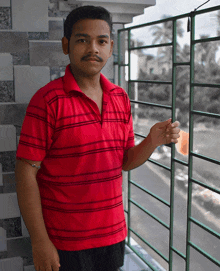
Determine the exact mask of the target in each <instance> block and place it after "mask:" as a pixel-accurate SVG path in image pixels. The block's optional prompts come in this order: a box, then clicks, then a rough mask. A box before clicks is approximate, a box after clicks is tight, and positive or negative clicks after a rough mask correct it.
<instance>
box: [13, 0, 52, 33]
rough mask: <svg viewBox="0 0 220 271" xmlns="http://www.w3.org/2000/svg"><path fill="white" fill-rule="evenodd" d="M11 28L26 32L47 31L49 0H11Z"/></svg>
mask: <svg viewBox="0 0 220 271" xmlns="http://www.w3.org/2000/svg"><path fill="white" fill-rule="evenodd" d="M11 1H12V29H13V30H16V31H27V32H48V5H49V0H37V1H36V0H11Z"/></svg>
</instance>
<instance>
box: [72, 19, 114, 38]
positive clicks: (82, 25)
mask: <svg viewBox="0 0 220 271" xmlns="http://www.w3.org/2000/svg"><path fill="white" fill-rule="evenodd" d="M72 33H74V34H77V33H85V34H90V33H97V34H109V33H110V28H109V25H108V23H107V22H106V21H104V20H97V19H82V20H79V21H78V22H76V23H75V24H74V25H73V31H72Z"/></svg>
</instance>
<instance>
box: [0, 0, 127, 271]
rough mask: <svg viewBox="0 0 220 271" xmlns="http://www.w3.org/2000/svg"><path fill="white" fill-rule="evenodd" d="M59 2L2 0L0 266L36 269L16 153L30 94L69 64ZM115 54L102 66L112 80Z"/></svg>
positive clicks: (57, 0)
mask: <svg viewBox="0 0 220 271" xmlns="http://www.w3.org/2000/svg"><path fill="white" fill-rule="evenodd" d="M60 1H61V0H37V1H36V0H0V18H1V20H0V40H1V42H0V270H12V271H13V270H16V271H19V270H26V271H31V270H35V269H34V266H33V259H32V250H31V244H30V237H29V233H28V230H27V228H26V226H25V223H24V220H23V218H22V216H21V213H20V209H19V207H18V202H17V193H16V183H15V174H14V169H15V162H16V159H15V157H16V150H17V145H18V141H19V135H20V131H21V126H22V123H23V119H24V116H25V113H26V109H27V106H28V103H29V102H30V99H31V98H32V96H33V95H34V93H35V92H36V91H37V90H38V89H39V88H41V87H42V86H44V85H46V84H47V83H48V82H50V81H51V80H54V79H56V78H59V77H60V76H63V75H64V72H65V68H66V66H67V65H68V64H69V57H68V56H66V55H64V54H63V51H62V44H61V39H62V37H63V22H64V19H65V18H66V16H67V15H68V14H69V10H68V8H66V10H65V5H66V3H64V2H62V1H61V2H62V3H60ZM73 8H74V7H73ZM122 27H123V26H122V25H121V27H120V28H122ZM116 44H117V41H116V40H115V45H116ZM115 48H116V47H115ZM113 59H114V57H113V56H112V57H111V59H109V61H108V63H107V64H106V66H105V67H104V69H103V70H102V72H103V74H104V75H105V76H106V77H108V78H109V79H110V80H111V81H112V82H114V81H113V77H114V74H113Z"/></svg>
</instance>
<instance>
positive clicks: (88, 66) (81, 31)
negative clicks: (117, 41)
mask: <svg viewBox="0 0 220 271" xmlns="http://www.w3.org/2000/svg"><path fill="white" fill-rule="evenodd" d="M62 43H63V52H64V54H68V53H69V58H70V62H71V68H72V72H73V73H74V72H78V73H80V74H83V75H84V76H86V75H87V76H93V75H95V74H97V73H99V72H100V71H101V69H102V68H103V67H104V66H105V64H106V62H107V60H108V58H109V57H111V55H112V51H113V44H114V42H113V40H111V39H110V28H109V25H108V23H107V22H106V21H104V20H96V19H83V20H79V21H78V22H77V23H75V24H74V25H73V31H72V36H71V38H70V42H69V49H68V40H67V38H66V37H63V39H62ZM88 58H95V59H96V60H97V61H88V60H87V59H88Z"/></svg>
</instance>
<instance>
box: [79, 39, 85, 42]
mask: <svg viewBox="0 0 220 271" xmlns="http://www.w3.org/2000/svg"><path fill="white" fill-rule="evenodd" d="M80 41H85V39H79V40H77V42H80Z"/></svg>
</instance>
